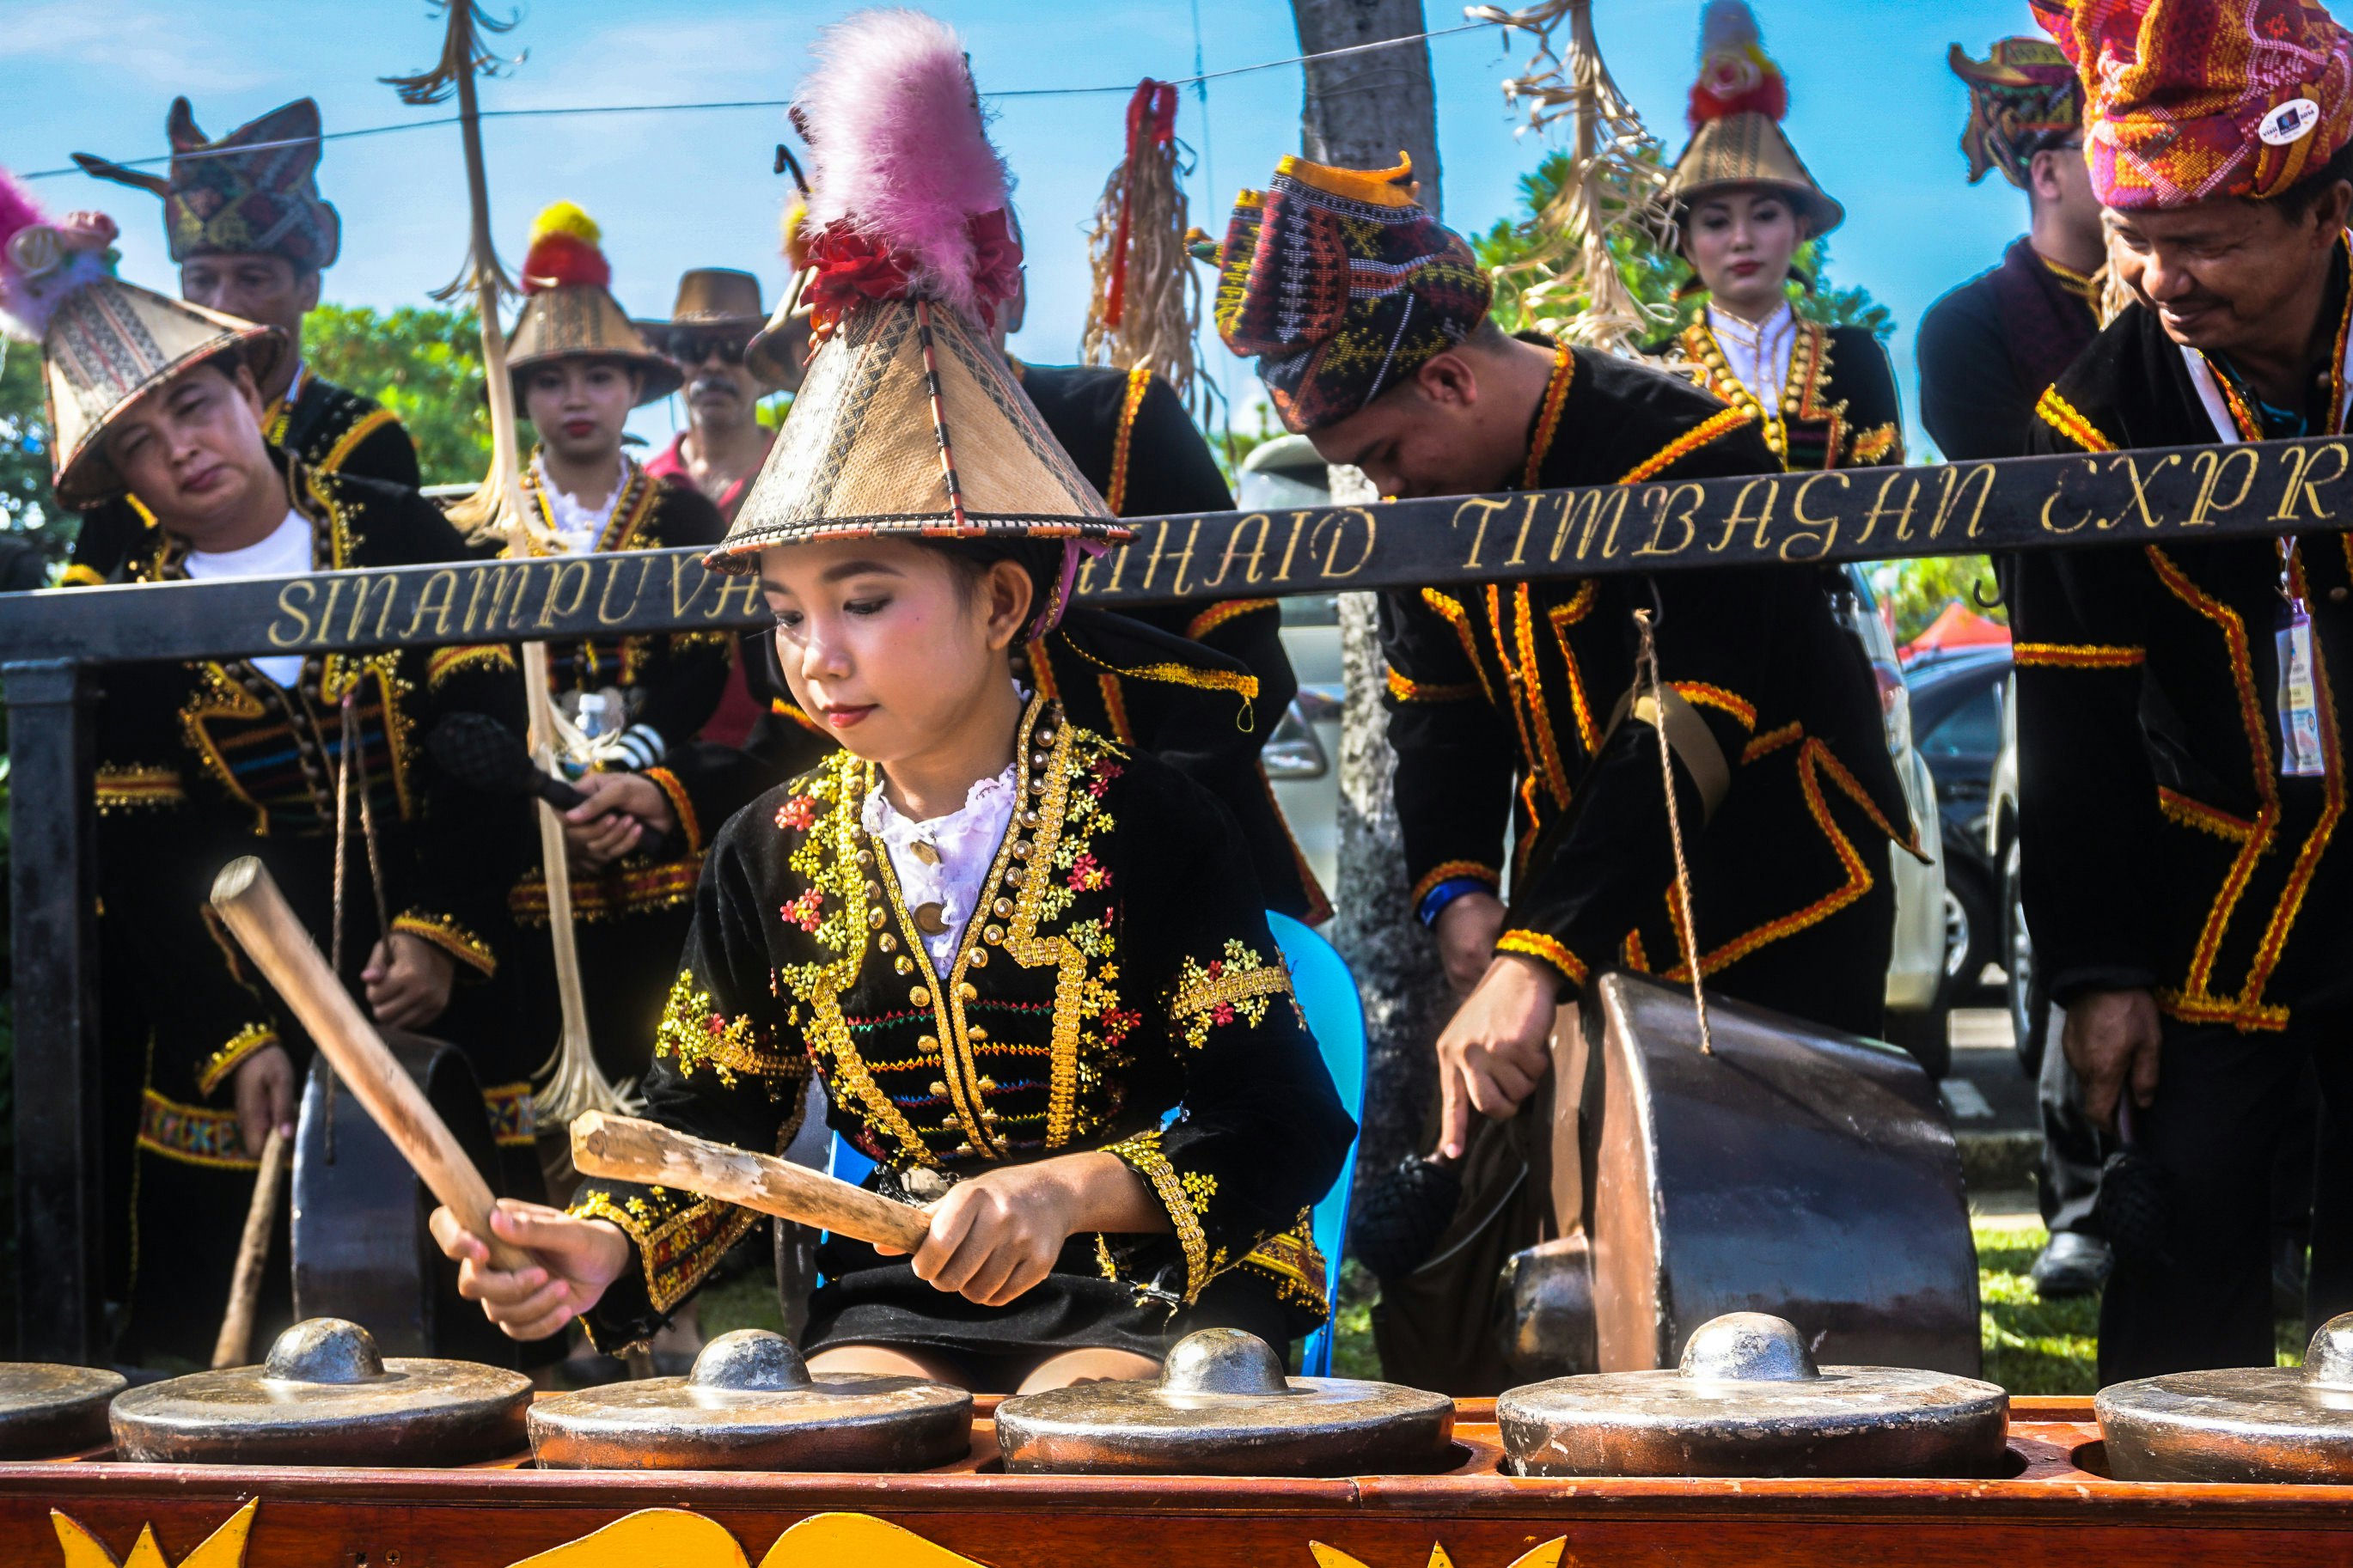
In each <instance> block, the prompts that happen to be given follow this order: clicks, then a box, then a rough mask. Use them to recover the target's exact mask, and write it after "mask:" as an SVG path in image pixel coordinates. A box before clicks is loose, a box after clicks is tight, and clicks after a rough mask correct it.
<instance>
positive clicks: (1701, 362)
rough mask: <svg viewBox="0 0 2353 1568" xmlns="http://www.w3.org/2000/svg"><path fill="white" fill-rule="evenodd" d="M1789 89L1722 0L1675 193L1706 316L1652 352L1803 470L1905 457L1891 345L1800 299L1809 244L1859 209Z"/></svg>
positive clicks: (1710, 16) (1746, 25)
mask: <svg viewBox="0 0 2353 1568" xmlns="http://www.w3.org/2000/svg"><path fill="white" fill-rule="evenodd" d="M1787 108H1788V85H1787V83H1786V81H1785V80H1784V79H1783V78H1782V75H1781V71H1780V68H1779V67H1778V66H1777V65H1775V64H1774V63H1773V61H1772V60H1771V59H1770V58H1767V56H1766V54H1765V50H1764V47H1763V45H1762V43H1761V41H1760V40H1759V37H1758V35H1757V18H1756V17H1755V16H1753V15H1752V14H1751V13H1750V11H1749V9H1748V7H1747V6H1746V5H1744V4H1742V3H1741V0H1709V4H1708V6H1707V9H1706V10H1705V11H1704V13H1703V14H1702V18H1701V24H1700V71H1699V79H1698V80H1697V81H1696V82H1694V84H1693V85H1692V93H1691V120H1692V125H1693V132H1692V139H1691V142H1690V144H1689V145H1688V146H1686V147H1685V148H1684V149H1683V157H1682V158H1681V159H1679V160H1678V161H1677V162H1676V164H1675V171H1674V174H1673V177H1672V179H1671V180H1670V181H1669V183H1668V186H1667V193H1666V199H1667V200H1668V201H1669V202H1670V203H1671V204H1672V206H1673V211H1674V216H1675V223H1676V226H1677V229H1678V230H1679V232H1680V233H1681V236H1682V244H1683V258H1684V259H1685V260H1687V261H1689V262H1690V263H1691V265H1692V269H1693V270H1694V273H1696V274H1697V276H1696V277H1695V278H1694V279H1693V283H1692V285H1690V286H1689V287H1693V288H1695V289H1699V290H1701V291H1704V293H1705V294H1706V295H1707V304H1706V306H1705V308H1704V309H1703V310H1701V311H1700V314H1699V319H1698V320H1697V321H1694V322H1693V323H1692V324H1691V325H1690V326H1688V327H1686V328H1684V329H1683V331H1681V332H1679V333H1677V334H1676V335H1675V336H1674V337H1673V338H1672V339H1670V340H1667V341H1665V342H1659V343H1654V344H1652V345H1651V352H1652V353H1669V354H1672V355H1674V356H1676V357H1679V358H1681V359H1683V360H1684V361H1686V362H1687V363H1689V364H1690V365H1691V366H1692V367H1693V370H1694V374H1695V375H1696V376H1697V378H1698V379H1699V381H1700V383H1701V384H1702V385H1704V386H1705V387H1706V388H1707V389H1708V390H1709V391H1711V392H1713V393H1715V395H1717V396H1718V397H1721V398H1722V399H1724V400H1725V402H1726V403H1728V404H1730V405H1732V406H1733V407H1735V408H1737V409H1740V410H1741V411H1743V412H1744V413H1746V414H1748V415H1750V416H1752V417H1753V418H1755V419H1756V420H1757V424H1758V426H1759V428H1760V429H1761V431H1762V433H1763V435H1764V437H1765V441H1766V445H1767V446H1769V447H1772V448H1773V451H1774V453H1775V455H1776V456H1778V458H1780V459H1781V466H1782V467H1783V468H1788V469H1790V470H1792V471H1797V470H1802V469H1815V468H1865V467H1869V466H1872V465H1874V464H1882V463H1901V462H1902V461H1903V460H1904V421H1903V414H1902V411H1901V408H1900V406H1899V405H1898V404H1897V401H1896V394H1895V375H1894V370H1893V369H1892V368H1891V367H1890V365H1889V363H1888V360H1887V352H1886V350H1884V349H1883V348H1882V347H1881V346H1880V344H1879V341H1878V339H1877V338H1876V337H1874V336H1873V333H1872V332H1871V331H1870V330H1869V329H1868V328H1864V327H1832V326H1826V325H1824V324H1823V323H1821V322H1820V321H1813V320H1809V319H1808V317H1807V316H1806V315H1805V314H1804V313H1801V312H1800V311H1799V310H1797V309H1796V308H1795V300H1793V290H1792V289H1791V288H1790V284H1791V282H1792V281H1793V280H1794V281H1795V282H1796V283H1797V284H1799V286H1800V289H1808V288H1810V279H1807V278H1806V277H1805V275H1804V274H1803V273H1802V272H1801V271H1799V269H1798V268H1797V266H1796V258H1797V254H1798V251H1799V248H1800V247H1802V246H1804V245H1805V243H1806V242H1807V241H1808V240H1811V239H1819V238H1820V237H1822V236H1823V235H1825V234H1828V233H1829V232H1830V231H1831V230H1832V229H1834V228H1836V227H1837V226H1839V224H1840V223H1841V222H1842V221H1844V219H1845V217H1846V212H1845V209H1844V208H1842V207H1841V206H1840V205H1839V204H1838V203H1837V202H1835V201H1833V200H1831V197H1830V196H1829V195H1825V194H1824V193H1823V191H1822V189H1821V187H1820V186H1819V185H1817V184H1815V183H1814V177H1813V175H1811V174H1809V173H1807V171H1806V166H1805V164H1804V163H1800V162H1799V158H1798V154H1797V151H1796V149H1794V148H1793V147H1791V146H1790V145H1789V140H1788V136H1787V135H1786V134H1785V133H1784V132H1783V131H1782V129H1781V116H1782V114H1783V112H1784V111H1785V110H1787Z"/></svg>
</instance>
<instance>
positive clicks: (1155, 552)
mask: <svg viewBox="0 0 2353 1568" xmlns="http://www.w3.org/2000/svg"><path fill="white" fill-rule="evenodd" d="M1193 526H1194V528H1195V529H1196V530H1198V529H1199V527H1200V526H1201V525H1200V523H1199V522H1198V521H1197V522H1195V523H1194V524H1193ZM1167 553H1168V524H1167V523H1166V521H1163V522H1162V523H1161V525H1160V528H1159V531H1157V532H1155V534H1154V535H1153V536H1152V556H1151V558H1150V559H1149V560H1147V561H1146V562H1145V563H1144V581H1143V582H1141V583H1138V584H1136V585H1135V586H1136V590H1137V592H1139V593H1145V594H1148V593H1150V592H1151V591H1152V581H1153V579H1154V578H1155V577H1157V576H1159V575H1160V562H1161V558H1162V557H1163V556H1165V555H1166V554H1167ZM1192 559H1193V541H1192V540H1191V539H1190V538H1189V537H1188V538H1187V540H1186V541H1185V548H1184V551H1183V552H1181V553H1180V554H1179V556H1178V557H1177V561H1176V574H1175V577H1176V581H1178V582H1182V581H1183V580H1184V576H1185V567H1186V564H1187V563H1189V562H1190V561H1191V560H1192ZM1172 591H1173V590H1172Z"/></svg>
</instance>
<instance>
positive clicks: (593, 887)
mask: <svg viewBox="0 0 2353 1568" xmlns="http://www.w3.org/2000/svg"><path fill="white" fill-rule="evenodd" d="M701 881H702V857H700V856H697V857H695V858H691V859H687V860H670V861H665V862H663V863H662V864H660V865H658V866H648V867H645V868H642V869H638V870H625V871H622V872H621V873H619V874H618V875H615V874H613V873H610V872H607V874H605V875H603V876H598V877H575V878H573V879H572V912H573V914H574V915H575V917H576V918H578V919H581V920H586V921H602V920H617V919H618V918H619V917H621V916H623V915H626V914H629V913H632V912H634V911H636V910H666V909H671V908H674V907H676V906H677V905H680V904H682V903H685V902H686V901H687V900H690V899H691V898H693V897H694V889H695V887H696V886H697V884H699V883H700V882H701ZM507 910H508V912H509V913H511V914H512V915H513V916H514V918H515V920H516V921H517V922H518V923H520V924H522V925H527V926H543V925H545V924H546V923H547V882H546V879H544V878H543V877H541V876H540V874H539V873H538V872H536V871H534V872H533V873H531V874H530V875H529V876H526V877H525V878H523V879H522V881H520V882H517V883H516V884H515V885H514V887H513V888H512V889H510V890H509V891H508V893H507Z"/></svg>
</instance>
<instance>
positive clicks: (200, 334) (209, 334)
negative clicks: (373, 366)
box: [0, 174, 286, 507]
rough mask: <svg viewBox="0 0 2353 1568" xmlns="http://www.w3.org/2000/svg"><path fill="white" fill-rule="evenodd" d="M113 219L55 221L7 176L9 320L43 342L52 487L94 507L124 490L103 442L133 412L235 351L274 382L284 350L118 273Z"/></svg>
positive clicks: (266, 331)
mask: <svg viewBox="0 0 2353 1568" xmlns="http://www.w3.org/2000/svg"><path fill="white" fill-rule="evenodd" d="M115 233H116V230H115V226H114V222H113V220H112V219H111V218H109V217H108V216H106V215H105V214H103V213H87V212H84V213H73V214H70V215H69V216H67V218H66V219H65V221H64V222H62V223H57V222H52V221H51V220H50V219H48V218H47V216H44V215H43V214H42V213H41V211H40V209H39V208H38V207H37V206H36V205H34V204H33V200H32V198H31V197H30V196H28V195H26V194H25V190H24V187H23V186H21V185H19V184H16V181H14V180H13V179H10V178H8V177H7V175H6V174H0V324H5V326H6V327H7V329H8V331H9V333H10V335H11V336H15V337H19V338H22V339H24V340H25V341H26V342H37V343H38V344H40V345H41V358H42V364H43V370H44V373H45V374H44V381H45V386H44V390H45V392H46V393H47V403H48V419H49V433H50V443H49V449H50V463H51V482H52V483H53V484H54V486H55V487H56V489H57V496H58V500H59V501H60V502H61V503H62V504H64V505H66V506H69V507H87V506H90V505H93V504H95V503H97V502H99V501H101V500H105V499H107V498H108V497H109V496H111V495H114V494H116V493H118V492H119V491H120V490H121V489H122V481H121V478H120V477H119V476H117V475H116V473H115V472H114V469H113V468H112V467H111V465H110V464H109V463H108V462H107V460H106V454H105V451H104V448H103V445H102V439H103V437H104V436H105V434H106V431H107V428H108V427H109V426H111V425H112V424H113V423H114V422H115V421H116V420H117V419H119V418H121V416H122V414H123V412H124V411H125V410H127V409H128V408H130V406H131V405H132V404H134V403H136V402H138V401H139V400H140V399H141V398H142V397H144V396H146V395H148V394H149V393H151V392H153V391H155V390H156V389H157V388H158V387H161V386H162V385H164V383H166V382H168V381H170V380H171V379H172V378H173V377H174V376H176V375H178V374H181V373H182V372H184V371H186V370H188V369H190V368H192V367H194V366H195V365H199V364H203V363H206V361H208V360H212V359H216V358H218V357H220V356H222V355H225V354H236V355H239V356H241V357H242V358H243V359H244V360H245V362H246V363H247V364H248V365H249V366H250V367H251V368H252V370H253V374H254V377H255V379H256V380H257V381H260V380H266V379H267V378H268V377H269V372H270V371H271V370H272V369H273V368H274V367H275V366H276V365H277V363H278V356H279V355H280V353H284V352H285V348H286V341H285V337H284V335H283V334H282V333H280V331H278V329H276V328H275V327H265V326H262V325H260V324H259V323H258V322H254V321H242V320H240V319H239V318H237V317H236V316H227V315H223V314H222V313H221V312H220V311H218V310H206V309H205V308H204V307H203V306H202V305H191V304H188V303H186V302H185V301H184V300H173V299H167V298H166V297H164V295H161V294H158V293H156V292H154V291H153V289H142V288H140V287H138V286H137V285H136V284H132V283H125V282H123V281H122V280H121V279H119V278H116V277H115V276H114V275H113V271H112V266H113V259H114V253H113V251H112V250H111V248H110V247H111V245H112V243H113V240H114V237H115Z"/></svg>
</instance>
